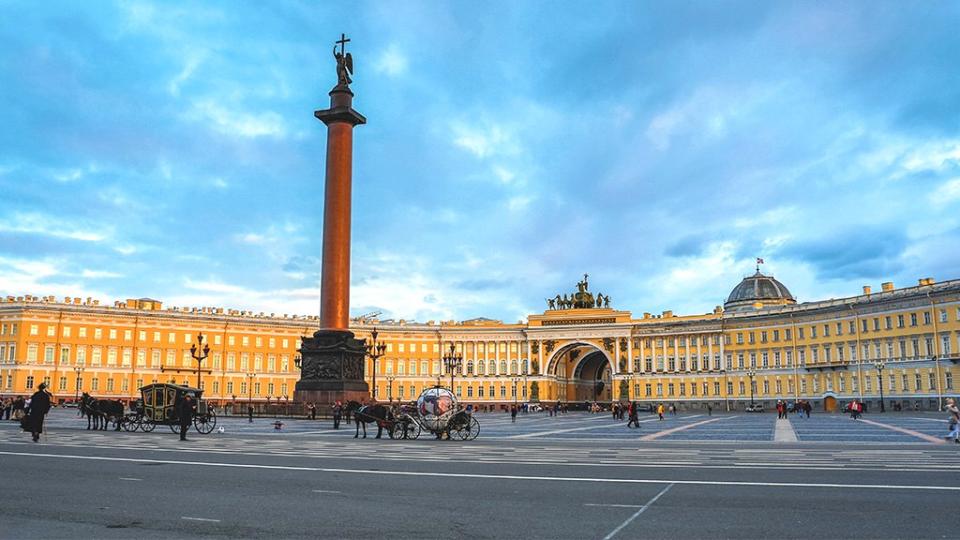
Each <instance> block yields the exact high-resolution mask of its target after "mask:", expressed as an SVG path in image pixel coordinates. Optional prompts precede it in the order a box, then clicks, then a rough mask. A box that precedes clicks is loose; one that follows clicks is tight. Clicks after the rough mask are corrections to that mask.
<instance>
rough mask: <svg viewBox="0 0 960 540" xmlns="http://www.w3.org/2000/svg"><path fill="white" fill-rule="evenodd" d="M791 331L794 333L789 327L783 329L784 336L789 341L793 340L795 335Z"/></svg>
mask: <svg viewBox="0 0 960 540" xmlns="http://www.w3.org/2000/svg"><path fill="white" fill-rule="evenodd" d="M791 333H792V332H791V331H790V329H789V328H787V329H786V330H784V331H783V337H784V339H786V340H787V341H791V340H792V339H793V337H792V336H791V335H790V334H791Z"/></svg>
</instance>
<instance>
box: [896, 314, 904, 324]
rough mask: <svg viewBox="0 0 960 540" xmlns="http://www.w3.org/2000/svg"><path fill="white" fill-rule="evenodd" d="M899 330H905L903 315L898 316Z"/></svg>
mask: <svg viewBox="0 0 960 540" xmlns="http://www.w3.org/2000/svg"><path fill="white" fill-rule="evenodd" d="M897 328H903V314H902V313H901V314H899V315H897Z"/></svg>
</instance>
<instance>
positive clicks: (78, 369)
mask: <svg viewBox="0 0 960 540" xmlns="http://www.w3.org/2000/svg"><path fill="white" fill-rule="evenodd" d="M73 372H74V373H76V374H77V385H76V386H77V388H76V391H75V392H74V396H73V402H74V403H77V402H78V401H80V374H81V373H83V368H82V367H75V368H73Z"/></svg>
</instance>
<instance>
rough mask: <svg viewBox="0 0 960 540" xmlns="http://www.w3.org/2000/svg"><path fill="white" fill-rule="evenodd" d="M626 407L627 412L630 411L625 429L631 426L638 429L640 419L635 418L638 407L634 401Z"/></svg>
mask: <svg viewBox="0 0 960 540" xmlns="http://www.w3.org/2000/svg"><path fill="white" fill-rule="evenodd" d="M628 407H629V408H628V410H629V411H630V413H629V414H630V420H629V421H628V422H627V427H628V428H629V427H630V426H631V425H632V426H633V427H635V428H639V427H640V419H639V418H637V414H638V411H637V409H638V408H639V407H638V406H637V402H636V401H634V402H631V403H630V405H629V406H628Z"/></svg>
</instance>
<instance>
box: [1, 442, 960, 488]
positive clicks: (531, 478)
mask: <svg viewBox="0 0 960 540" xmlns="http://www.w3.org/2000/svg"><path fill="white" fill-rule="evenodd" d="M0 455H4V456H21V457H34V458H56V459H78V460H87V461H113V462H121V463H160V464H164V465H190V466H196V467H224V468H231V469H267V470H273V471H306V472H321V473H338V474H370V475H381V476H424V477H432V478H478V479H486V480H526V481H535V482H541V481H544V482H588V483H599V484H687V485H694V486H746V487H785V488H797V487H810V488H831V489H885V490H908V491H960V486H937V485H911V484H899V485H898V484H838V483H822V484H817V483H813V482H746V481H735V480H666V479H653V478H651V479H641V478H595V477H584V478H581V477H576V476H525V475H515V474H480V473H449V472H425V471H374V470H364V469H337V468H331V467H298V466H293V465H260V464H253V463H224V462H216V461H213V462H206V461H177V460H172V459H147V458H121V457H108V456H78V455H70V454H36V453H30V452H4V451H0Z"/></svg>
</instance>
